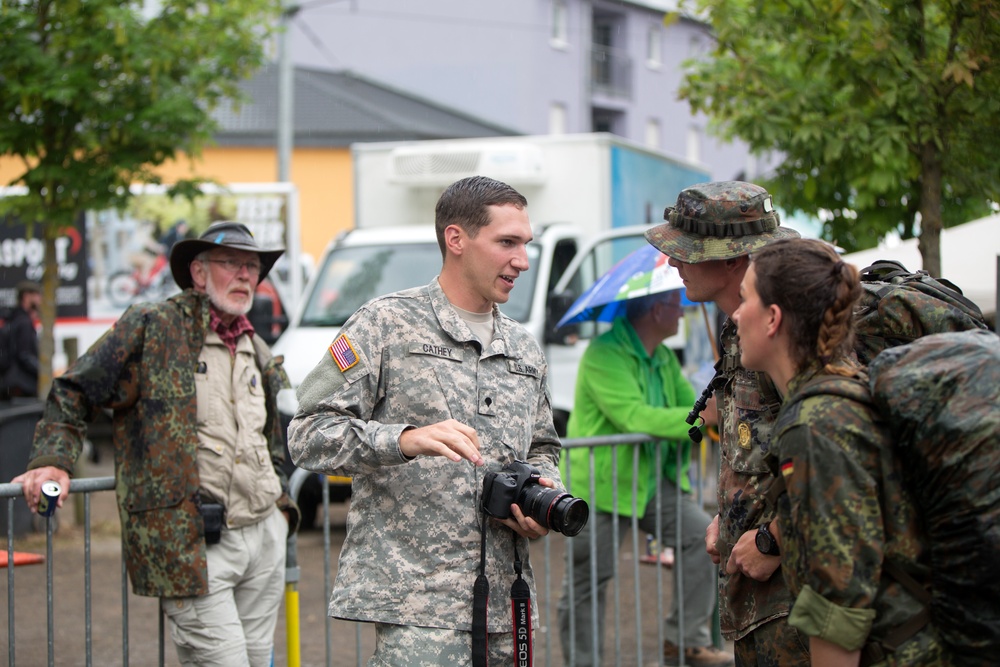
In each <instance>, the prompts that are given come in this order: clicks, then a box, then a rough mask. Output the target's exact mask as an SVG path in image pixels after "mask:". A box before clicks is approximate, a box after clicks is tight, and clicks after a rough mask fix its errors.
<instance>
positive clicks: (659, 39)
mask: <svg viewBox="0 0 1000 667" xmlns="http://www.w3.org/2000/svg"><path fill="white" fill-rule="evenodd" d="M662 64H663V29H662V28H661V27H660V26H658V25H651V26H649V32H648V33H646V67H648V68H649V69H660V66H661V65H662Z"/></svg>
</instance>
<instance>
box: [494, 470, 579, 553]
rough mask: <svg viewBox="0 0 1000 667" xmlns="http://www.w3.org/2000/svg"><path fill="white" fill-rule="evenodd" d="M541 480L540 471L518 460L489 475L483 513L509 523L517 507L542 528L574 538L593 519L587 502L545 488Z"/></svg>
mask: <svg viewBox="0 0 1000 667" xmlns="http://www.w3.org/2000/svg"><path fill="white" fill-rule="evenodd" d="M540 477H541V473H539V472H538V468H536V467H535V466H533V465H531V464H530V463H527V462H525V461H517V460H515V461H513V462H511V463H508V464H507V465H505V466H504V467H503V468H502V469H501V470H500V472H488V473H486V475H485V477H483V502H482V507H483V512H485V513H486V514H488V515H490V516H492V517H495V518H497V519H509V518H510V517H511V511H510V506H511V505H513V504H516V505H517V506H518V507H519V508H520V509H521V512H522V513H523V514H524V515H525V516H530V517H531V518H532V519H534V520H535V521H537V522H538V524H539V525H541V526H544V527H545V528H548V529H551V530H555V531H558V532H560V533H562V534H563V535H566V536H567V537H573V536H574V535H576V534H577V533H579V532H580V531H581V530H583V527H584V526H586V525H587V519H588V518H589V517H590V508H589V507H588V506H587V501H585V500H582V499H580V498H575V497H573V496H571V495H570V494H568V493H566V492H565V491H559V490H558V489H550V488H549V487H547V486H542V485H541V484H539V483H538V480H539V478H540Z"/></svg>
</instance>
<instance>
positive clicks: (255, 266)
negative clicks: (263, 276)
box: [205, 258, 260, 276]
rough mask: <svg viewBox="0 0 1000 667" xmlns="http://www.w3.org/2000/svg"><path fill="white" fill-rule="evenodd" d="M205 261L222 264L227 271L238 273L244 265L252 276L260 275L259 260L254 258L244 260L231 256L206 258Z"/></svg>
mask: <svg viewBox="0 0 1000 667" xmlns="http://www.w3.org/2000/svg"><path fill="white" fill-rule="evenodd" d="M205 261H206V262H211V263H212V264H221V265H222V266H224V267H226V271H229V272H230V273H238V272H239V270H240V269H242V268H243V267H246V268H247V271H249V272H250V274H251V275H254V276H259V275H260V262H258V261H257V260H256V259H251V260H247V261H245V262H242V261H240V260H238V259H232V258H229V259H206V260H205Z"/></svg>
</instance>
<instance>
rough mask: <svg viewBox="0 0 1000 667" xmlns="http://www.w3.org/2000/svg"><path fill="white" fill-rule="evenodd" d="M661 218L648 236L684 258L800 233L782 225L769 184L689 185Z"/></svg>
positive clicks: (741, 250) (725, 253) (741, 251)
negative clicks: (660, 222)
mask: <svg viewBox="0 0 1000 667" xmlns="http://www.w3.org/2000/svg"><path fill="white" fill-rule="evenodd" d="M663 219H664V220H666V221H667V222H666V223H664V224H662V225H657V226H656V227H653V228H651V229H648V230H647V231H646V240H647V241H649V242H650V243H651V244H652V245H654V246H656V248H657V249H658V250H659V251H660V252H662V253H663V254H665V255H667V256H668V257H673V258H674V259H676V260H679V261H681V262H685V263H687V264H697V263H698V262H707V261H710V260H715V259H731V258H733V257H741V256H743V255H749V254H750V253H752V252H753V251H754V250H760V249H761V248H763V247H764V246H766V245H767V244H769V243H773V242H774V241H778V240H780V239H789V238H798V236H799V233H798V232H796V231H795V230H794V229H789V228H788V227H782V226H781V221H780V220H779V216H778V212H777V211H776V210H775V209H774V203H773V202H772V201H771V195H769V194H768V193H767V190H765V189H764V188H762V187H760V186H759V185H754V184H753V183H745V182H743V181H714V182H712V183H699V184H697V185H692V186H691V187H689V188H686V189H684V190H682V191H681V193H680V194H679V195H678V196H677V203H676V204H675V205H674V206H668V207H667V210H666V211H664V213H663Z"/></svg>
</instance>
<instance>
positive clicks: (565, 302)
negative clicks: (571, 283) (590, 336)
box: [545, 292, 580, 345]
mask: <svg viewBox="0 0 1000 667" xmlns="http://www.w3.org/2000/svg"><path fill="white" fill-rule="evenodd" d="M574 301H576V295H575V294H573V293H572V292H552V293H551V294H549V299H548V306H547V307H546V313H545V344H546V345H550V344H551V345H573V344H575V343H576V341H577V340H578V339H579V337H580V327H579V325H576V324H567V325H565V326H562V327H558V328H557V327H556V323H557V322H559V319H560V318H561V317H562V316H563V315H565V314H566V311H567V310H569V307H570V306H572V305H573V302H574Z"/></svg>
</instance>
